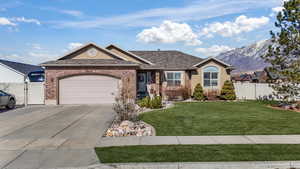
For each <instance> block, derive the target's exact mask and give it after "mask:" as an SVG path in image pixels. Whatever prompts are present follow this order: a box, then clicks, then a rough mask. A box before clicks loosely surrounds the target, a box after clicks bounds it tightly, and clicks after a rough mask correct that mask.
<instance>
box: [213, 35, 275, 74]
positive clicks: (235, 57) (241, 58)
mask: <svg viewBox="0 0 300 169" xmlns="http://www.w3.org/2000/svg"><path fill="white" fill-rule="evenodd" d="M271 43H272V42H271V40H262V41H258V42H256V43H254V44H251V45H248V46H243V47H240V48H235V49H233V50H230V51H227V52H223V53H220V54H219V55H218V56H216V58H218V59H220V60H222V61H224V62H226V63H228V64H231V65H232V66H234V67H235V70H234V71H233V73H242V72H253V71H258V70H263V69H264V68H265V67H267V66H269V64H268V63H266V62H265V61H264V60H263V59H262V58H261V56H263V55H265V54H267V52H268V47H269V46H270V45H271Z"/></svg>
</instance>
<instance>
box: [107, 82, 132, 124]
mask: <svg viewBox="0 0 300 169" xmlns="http://www.w3.org/2000/svg"><path fill="white" fill-rule="evenodd" d="M130 83H131V82H130V79H129V78H125V79H124V80H123V84H122V85H123V86H126V87H122V89H121V92H120V94H119V95H118V96H117V97H116V98H115V100H116V102H115V103H114V105H113V109H114V110H115V112H116V113H117V118H118V121H124V120H131V121H136V120H137V110H136V106H135V99H134V96H133V94H132V92H131V91H132V89H131V88H130V87H129V86H130Z"/></svg>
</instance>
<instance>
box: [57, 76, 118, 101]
mask: <svg viewBox="0 0 300 169" xmlns="http://www.w3.org/2000/svg"><path fill="white" fill-rule="evenodd" d="M58 83H59V84H58V95H59V98H58V102H59V104H107V103H113V102H114V101H115V97H116V96H117V94H118V88H119V83H120V79H118V78H114V77H111V76H103V75H77V76H70V77H66V78H63V79H60V80H59V81H58Z"/></svg>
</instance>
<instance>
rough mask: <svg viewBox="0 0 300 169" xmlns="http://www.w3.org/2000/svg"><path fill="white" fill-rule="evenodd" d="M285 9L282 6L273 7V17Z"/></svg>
mask: <svg viewBox="0 0 300 169" xmlns="http://www.w3.org/2000/svg"><path fill="white" fill-rule="evenodd" d="M282 10H283V7H282V6H278V7H274V8H272V13H271V14H270V16H271V17H273V16H276V15H277V14H278V13H279V12H281V11H282Z"/></svg>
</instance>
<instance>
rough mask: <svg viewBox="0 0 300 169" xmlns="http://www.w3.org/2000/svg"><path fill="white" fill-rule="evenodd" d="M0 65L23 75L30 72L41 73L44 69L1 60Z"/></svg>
mask: <svg viewBox="0 0 300 169" xmlns="http://www.w3.org/2000/svg"><path fill="white" fill-rule="evenodd" d="M0 63H2V64H3V65H6V66H8V67H10V68H12V69H14V70H16V71H18V72H20V73H23V74H24V75H28V74H29V73H31V72H43V71H44V69H43V68H42V67H41V66H36V65H29V64H25V63H18V62H12V61H8V60H2V59H0Z"/></svg>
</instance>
